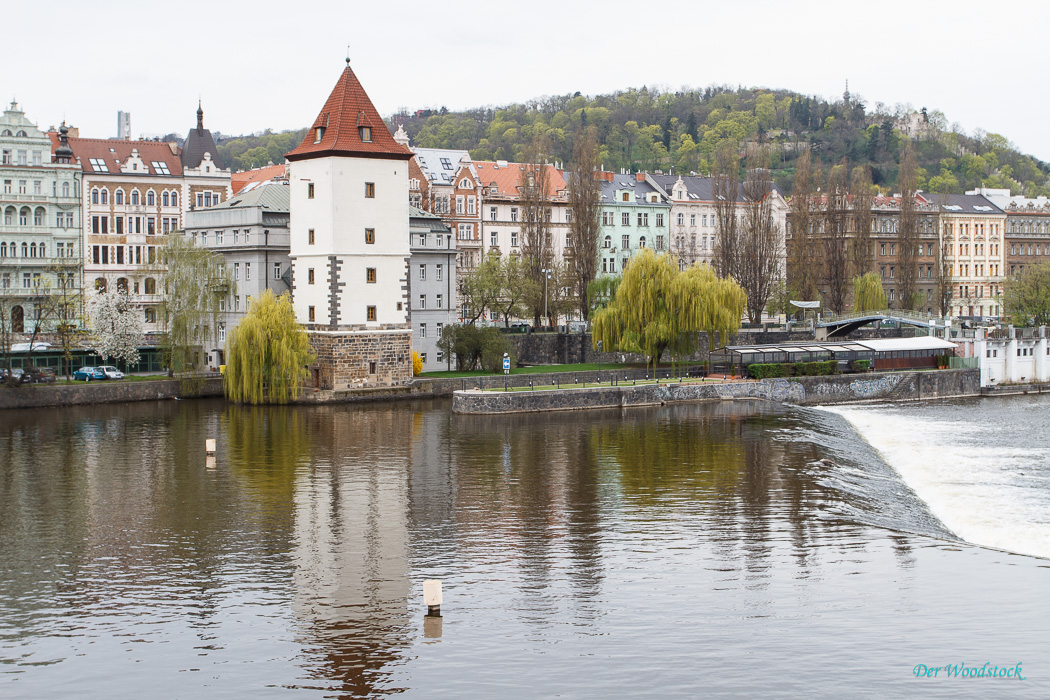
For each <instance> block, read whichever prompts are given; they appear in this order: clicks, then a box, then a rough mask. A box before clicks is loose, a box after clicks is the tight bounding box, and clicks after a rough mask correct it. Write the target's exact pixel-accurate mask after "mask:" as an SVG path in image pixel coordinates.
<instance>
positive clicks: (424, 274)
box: [419, 265, 427, 280]
mask: <svg viewBox="0 0 1050 700" xmlns="http://www.w3.org/2000/svg"><path fill="white" fill-rule="evenodd" d="M426 278H427V266H426V265H420V266H419V279H420V280H425V279H426Z"/></svg>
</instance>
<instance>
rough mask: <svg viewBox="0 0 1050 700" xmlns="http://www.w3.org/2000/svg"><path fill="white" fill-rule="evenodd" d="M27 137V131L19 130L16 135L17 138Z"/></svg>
mask: <svg viewBox="0 0 1050 700" xmlns="http://www.w3.org/2000/svg"><path fill="white" fill-rule="evenodd" d="M25 135H26V132H25V129H19V130H18V133H17V134H15V136H25Z"/></svg>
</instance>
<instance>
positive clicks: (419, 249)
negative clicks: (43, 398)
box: [0, 62, 1050, 389]
mask: <svg viewBox="0 0 1050 700" xmlns="http://www.w3.org/2000/svg"><path fill="white" fill-rule="evenodd" d="M0 148H2V156H3V159H2V163H0V178H2V179H3V184H4V190H3V193H2V199H0V209H2V210H3V212H4V219H3V227H2V229H0V298H2V299H5V300H6V301H5V309H4V322H5V323H6V324H9V325H8V328H9V329H10V330H12V331H13V332H15V333H21V332H25V331H26V330H27V329H28V328H29V327H30V326H31V325H32V319H33V318H34V317H39V308H38V306H37V303H36V302H37V298H38V297H39V295H40V292H39V290H40V289H41V288H42V287H46V286H48V285H49V284H51V285H53V284H75V285H79V286H80V287H81V288H85V289H110V288H120V289H126V290H127V291H128V292H129V294H131V296H132V299H133V301H134V303H136V304H137V305H138V306H140V307H141V308H142V311H143V314H144V321H145V324H146V330H147V333H149V332H152V331H157V330H159V329H160V325H159V324H160V323H161V320H160V319H158V317H157V311H156V307H157V305H158V304H159V303H160V300H161V297H160V292H161V291H162V275H163V265H162V264H161V261H160V260H159V258H158V256H159V250H160V248H161V247H162V246H163V245H164V242H165V240H166V237H167V236H168V235H171V234H172V233H174V232H177V231H179V232H184V234H185V235H187V236H189V237H190V238H191V240H193V241H194V242H195V243H196V244H197V245H201V246H206V247H209V248H212V249H214V250H215V251H217V252H219V253H221V254H222V255H223V256H224V257H225V259H226V261H227V264H228V265H229V267H230V268H231V272H232V273H233V278H234V280H235V282H236V288H235V289H234V290H232V291H231V296H230V298H229V299H228V300H227V303H226V307H225V312H224V316H223V318H222V319H221V320H220V321H219V322H218V325H217V326H216V328H215V329H212V330H213V342H211V343H209V346H208V347H206V348H203V349H202V351H203V356H202V358H201V360H202V362H203V363H206V364H208V365H211V366H217V365H219V364H222V363H223V360H224V358H223V346H224V343H225V337H226V333H227V332H228V331H229V330H230V329H231V328H232V327H233V326H235V325H236V323H237V322H238V321H239V319H240V318H241V317H242V316H243V314H244V313H245V312H246V311H247V302H248V298H249V297H251V296H255V295H257V294H258V293H260V292H261V291H262V290H264V289H266V288H270V289H273V290H274V291H276V292H278V293H282V292H285V291H291V292H292V295H293V301H294V307H295V310H296V314H297V316H298V318H299V320H300V321H301V322H302V323H303V324H304V325H305V326H306V327H307V329H308V330H309V332H310V334H311V338H312V342H313V344H314V347H315V349H316V350H317V352H318V356H319V362H318V365H317V367H315V368H314V369H315V373H314V382H315V384H316V385H317V386H318V387H322V388H333V389H341V388H346V387H353V386H361V385H379V384H396V383H400V382H402V381H404V380H405V379H407V378H408V377H410V376H411V352H412V350H413V349H415V350H416V351H418V352H420V354H421V355H422V356H423V357H424V360H425V368H426V369H428V370H433V369H441V368H445V367H447V366H448V365H449V361H450V358H447V357H443V356H442V355H441V354H440V352H439V351H438V350H437V347H436V339H437V338H438V337H439V335H440V333H441V330H442V329H443V328H444V327H445V326H446V325H448V324H452V323H456V322H457V321H459V320H460V318H461V316H462V314H461V309H460V306H459V303H458V301H457V280H458V279H460V278H462V276H464V275H465V274H469V272H470V271H471V270H472V269H473V268H475V267H476V266H477V265H478V264H479V263H480V261H481V259H482V258H483V256H485V255H487V254H489V253H492V252H497V253H499V254H500V255H515V254H518V253H519V252H520V251H521V248H522V246H523V244H524V241H523V240H522V223H523V221H522V217H523V211H522V208H523V202H522V199H523V194H522V193H523V190H524V188H525V184H526V183H525V182H524V180H523V178H526V177H530V176H532V177H535V173H534V172H530V170H529V169H527V168H526V166H525V165H523V164H520V163H512V162H506V161H473V160H471V159H470V157H469V154H468V153H467V152H466V151H454V150H440V149H424V148H416V149H412V148H410V144H409V139H408V137H407V135H406V134H405V133H404V131H403V130H402V129H400V128H399V129H398V130H397V132H396V133H394V134H391V133H390V131H389V130H388V129H387V127H386V125H385V123H384V122H383V120H382V118H381V117H380V116H379V114H378V112H377V111H376V109H375V107H374V106H373V104H372V103H371V101H370V99H369V98H368V95H367V93H366V92H365V90H364V88H363V87H362V86H361V84H360V82H359V81H358V79H357V77H356V75H355V74H354V72H353V71H352V70H351V68H350V66H349V62H348V63H347V66H346V68H345V69H344V71H343V73H342V75H341V76H340V78H339V81H338V82H337V83H336V86H335V88H334V89H333V90H332V92H331V94H330V95H329V97H328V99H327V100H326V102H325V103H324V106H323V107H322V109H321V111H320V112H319V113H318V114H317V116H316V118H315V119H314V121H313V122H312V123H311V126H310V129H309V131H308V133H307V135H306V137H305V138H304V140H303V142H302V143H301V144H300V145H299V146H298V147H296V148H295V149H293V150H292V151H291V152H290V153H288V154H287V160H288V163H287V165H282V166H272V167H269V168H264V169H261V170H260V171H252V172H250V173H231V171H230V170H229V169H227V168H224V167H223V164H222V163H221V162H220V161H219V158H218V152H217V149H216V147H215V142H214V139H213V138H212V135H211V133H210V132H209V131H208V130H207V129H206V128H205V127H204V120H203V111H202V110H201V108H200V107H199V106H198V110H197V123H196V126H195V127H193V128H191V129H190V131H189V133H188V135H187V138H186V141H185V143H184V145H183V146H182V147H181V148H180V147H178V146H176V145H175V144H171V143H165V142H161V141H149V140H130V139H127V138H124V139H88V138H81V137H80V135H79V134H78V133H77V132H76V130H75V129H70V128H67V127H66V126H65V125H62V126H61V127H59V128H57V129H55V128H51V129H48V130H47V131H42V130H40V129H38V128H37V127H36V126H35V125H34V124H33V123H31V122H30V121H29V120H28V119H26V117H25V115H24V113H23V112H22V111H21V110H20V109H19V108H18V105H17V104H15V103H12V104H11V106H10V108H9V109H8V110H6V111H5V112H4V117H3V120H2V122H0ZM542 168H543V173H542V178H541V181H542V182H545V183H546V192H545V193H544V194H545V197H546V200H547V206H548V219H549V221H550V228H551V232H552V240H551V247H552V249H553V251H554V257H555V260H566V259H568V258H571V256H572V255H573V254H575V251H573V250H572V241H571V238H570V235H569V231H570V226H571V223H572V222H571V208H570V206H569V198H568V186H567V182H568V179H567V178H568V177H569V176H568V174H567V173H566V172H565V171H564V170H563V169H562V168H561V167H560V164H557V163H553V164H546V165H544V166H542ZM597 176H598V177H599V178H600V179H601V197H602V213H601V232H600V235H599V242H598V250H597V251H595V252H596V254H597V256H598V259H599V271H600V274H609V275H613V274H619V273H620V272H622V270H623V269H624V267H625V266H626V265H628V264H629V261H630V259H631V257H632V256H633V255H636V254H637V253H638V252H639V251H641V250H643V249H646V248H651V249H653V250H655V251H656V252H665V251H666V252H670V253H673V254H675V255H676V256H677V257H678V258H679V259H680V261H681V264H682V265H683V266H684V265H688V264H692V263H696V262H699V263H710V262H711V261H712V259H713V256H714V252H715V244H716V241H717V237H718V231H717V225H716V218H717V211H718V206H719V204H718V199H719V197H718V195H717V194H716V188H715V187H714V183H713V181H712V179H711V178H705V177H697V176H691V175H690V176H679V175H670V174H664V173H662V172H659V171H657V172H654V173H619V174H616V173H606V172H602V173H598V174H597ZM768 196H769V197H770V214H771V218H772V223H773V227H774V229H775V230H776V231H778V232H780V234H781V235H782V236H783V238H784V239H785V243H784V244H783V245H781V246H780V253H779V254H780V257H781V264H780V265H779V269H781V270H784V269H785V268H786V264H785V262H786V258H787V246H788V245H791V240H792V235H791V227H790V223H791V221H790V219H791V217H790V206H789V203H788V202H786V201H785V200H784V197H783V196H782V194H781V193H780V192H779V191H778V190H777V189H776V188H775V187H774V188H772V191H771V192H770V194H769V195H768ZM744 202H745V198H744V196H743V190H742V188H738V191H737V196H736V200H735V202H734V204H737V205H740V204H743V203H744ZM916 210H917V212H918V213H919V217H920V221H921V226H920V233H921V235H920V238H921V245H920V249H919V251H918V253H919V254H918V256H913V257H912V259H913V260H915V263H914V264H916V265H917V266H918V271H917V272H918V282H919V284H918V288H919V290H920V293H922V294H924V295H925V296H926V298H927V299H928V300H929V302H930V303H929V305H928V306H927V310H928V311H929V312H930V313H931V314H934V313H936V307H937V304H936V303H934V301H935V300H934V295H935V293H936V290H935V288H934V285H933V283H932V280H933V279H934V277H935V276H934V274H933V271H934V269H935V268H936V266H937V265H938V263H939V261H942V260H943V259H944V258H943V256H944V252H943V251H942V245H943V246H951V250H950V255H951V257H952V262H953V265H957V266H958V270H957V271H956V272H955V274H954V275H953V281H954V282H955V283H956V284H957V285H958V290H956V292H955V293H954V294H953V300H954V303H953V312H954V313H955V314H956V315H992V316H995V315H998V313H999V311H1000V309H999V302H998V297H997V295H998V292H999V285H1000V284H1001V282H1002V279H1003V278H1004V277H1005V276H1007V275H1009V274H1011V273H1014V272H1017V271H1020V270H1021V269H1023V267H1024V266H1026V265H1028V264H1031V262H1033V261H1036V260H1041V259H1048V260H1050V204H1048V203H1047V202H1046V201H1045V199H1038V200H1027V199H1023V198H1018V197H1012V196H1011V195H1010V193H1009V192H1008V191H1000V190H981V191H976V192H972V193H968V194H966V195H952V196H948V197H947V198H941V199H938V200H937V201H934V200H933V198H928V197H925V196H923V195H921V194H920V195H919V196H918V197H917V202H916ZM899 223H900V200H899V197H896V198H895V197H877V198H875V199H874V200H873V202H872V231H871V236H870V240H871V245H872V256H871V257H872V260H873V267H874V269H876V270H878V271H879V272H880V274H881V275H882V276H883V278H884V280H885V282H886V287H887V290H888V292H889V294H890V296H891V303H892V301H893V295H894V290H895V287H894V282H893V280H894V279H895V278H896V277H897V275H898V267H899V264H900V262H899V258H900V256H899V251H897V250H896V246H897V243H896V241H897V238H896V236H897V231H898V227H899ZM1040 256H1043V257H1040Z"/></svg>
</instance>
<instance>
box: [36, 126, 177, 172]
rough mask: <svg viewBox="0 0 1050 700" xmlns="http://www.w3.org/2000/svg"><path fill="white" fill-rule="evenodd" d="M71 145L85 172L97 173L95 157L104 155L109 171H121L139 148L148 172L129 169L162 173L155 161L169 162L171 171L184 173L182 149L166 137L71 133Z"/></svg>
mask: <svg viewBox="0 0 1050 700" xmlns="http://www.w3.org/2000/svg"><path fill="white" fill-rule="evenodd" d="M48 136H50V137H51V152H52V153H54V151H55V149H56V148H58V145H59V141H58V134H56V133H54V132H51V133H49V134H48ZM69 147H70V148H72V149H73V157H74V158H79V159H80V167H81V169H82V170H83V171H84V172H85V173H95V172H96V171H95V169H94V168H93V167H92V166H91V159H92V158H101V159H102V160H103V161H104V162H105V163H106V167H107V168H108V169H109V172H111V173H116V174H118V175H119V174H121V172H120V166H121V164H123V163H124V162H125V161H126V160H127V159H128V158H130V157H131V152H132V151H133V150H135V149H138V152H139V158H141V159H142V161H143V163H144V164H145V166H146V172H139V173H135V172H132V173H128V174H130V175H136V174H138V175H160V174H161V173H158V172H157V171H156V169H155V168H154V167H153V163H154V162H158V163H164V164H166V165H167V166H168V174H170V175H182V161H181V160H179V155H178V153H175V152H173V151H172V150H171V146H169V145H168V144H167V143H166V142H164V141H125V140H124V139H79V138H73V137H70V139H69Z"/></svg>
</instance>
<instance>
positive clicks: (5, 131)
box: [0, 129, 11, 136]
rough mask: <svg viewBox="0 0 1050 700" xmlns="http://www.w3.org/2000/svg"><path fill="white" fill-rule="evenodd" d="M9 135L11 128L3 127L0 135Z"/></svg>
mask: <svg viewBox="0 0 1050 700" xmlns="http://www.w3.org/2000/svg"><path fill="white" fill-rule="evenodd" d="M10 135H11V130H10V129H4V130H3V131H2V132H0V136H10Z"/></svg>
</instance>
